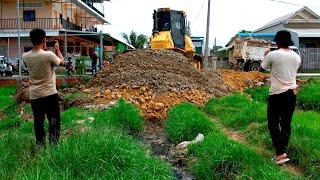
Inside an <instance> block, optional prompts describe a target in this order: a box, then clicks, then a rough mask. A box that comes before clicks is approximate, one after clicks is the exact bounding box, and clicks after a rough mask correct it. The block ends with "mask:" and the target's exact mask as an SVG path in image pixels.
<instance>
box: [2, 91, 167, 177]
mask: <svg viewBox="0 0 320 180" xmlns="http://www.w3.org/2000/svg"><path fill="white" fill-rule="evenodd" d="M1 90H2V89H1V88H0V91H1ZM6 91H7V89H6ZM10 92H13V91H10ZM7 98H8V96H7ZM8 102H9V106H3V107H4V109H1V110H4V111H5V112H10V109H8V108H10V107H11V106H17V105H16V104H15V103H14V102H13V101H8ZM15 108H17V107H15ZM120 112H121V113H122V114H121V115H119V113H120ZM11 115H12V116H13V115H15V116H17V115H18V112H15V111H13V112H10V114H9V116H8V117H7V118H6V119H2V120H1V121H0V125H1V126H0V127H1V129H0V153H1V157H0V179H52V178H54V179H173V174H172V169H171V167H170V165H169V164H167V163H165V162H163V161H162V160H160V159H158V158H156V157H152V156H151V155H149V152H150V150H149V148H148V147H147V146H145V145H142V144H141V143H140V142H139V141H137V140H136V138H135V137H134V136H132V135H130V134H135V133H138V132H139V131H141V130H142V126H143V119H142V117H141V116H140V114H139V111H138V110H137V108H136V107H135V106H133V105H131V104H128V103H126V102H124V101H123V100H121V101H119V103H118V104H117V105H116V106H114V107H113V108H111V109H110V110H108V111H99V112H98V111H88V110H85V109H79V108H71V109H68V110H67V111H65V112H63V113H62V133H61V134H62V136H61V142H60V143H59V145H58V146H51V145H47V147H46V149H43V148H40V149H39V148H36V147H35V139H34V135H33V123H32V122H28V121H24V120H23V119H20V121H19V123H15V124H14V123H12V122H16V120H12V119H10V117H12V116H11ZM93 118H94V120H93ZM13 125H14V126H13Z"/></svg>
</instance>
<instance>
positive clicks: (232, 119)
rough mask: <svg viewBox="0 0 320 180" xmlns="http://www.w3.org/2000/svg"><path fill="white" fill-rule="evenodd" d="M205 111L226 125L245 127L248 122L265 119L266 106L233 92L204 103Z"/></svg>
mask: <svg viewBox="0 0 320 180" xmlns="http://www.w3.org/2000/svg"><path fill="white" fill-rule="evenodd" d="M204 109H205V111H206V112H207V113H208V114H210V115H213V116H218V117H219V119H220V120H221V121H222V123H223V124H225V125H226V126H228V127H232V128H235V129H246V128H247V127H248V125H249V124H250V123H253V122H265V121H266V120H267V110H266V109H267V106H266V104H264V103H260V102H253V101H250V100H249V99H248V98H247V97H246V96H244V95H241V94H235V95H231V96H226V97H223V98H220V99H216V98H213V99H211V100H210V101H208V102H207V103H206V104H205V107H204Z"/></svg>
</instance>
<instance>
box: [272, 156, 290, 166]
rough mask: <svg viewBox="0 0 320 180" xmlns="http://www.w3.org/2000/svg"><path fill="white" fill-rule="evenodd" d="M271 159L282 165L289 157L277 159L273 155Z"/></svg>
mask: <svg viewBox="0 0 320 180" xmlns="http://www.w3.org/2000/svg"><path fill="white" fill-rule="evenodd" d="M272 161H273V162H274V163H275V164H276V165H283V164H284V163H286V162H288V161H290V159H289V158H283V159H280V160H277V159H276V156H273V157H272Z"/></svg>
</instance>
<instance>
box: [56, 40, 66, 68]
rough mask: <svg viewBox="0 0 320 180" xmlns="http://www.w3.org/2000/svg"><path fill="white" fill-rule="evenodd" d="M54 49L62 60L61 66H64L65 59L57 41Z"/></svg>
mask: <svg viewBox="0 0 320 180" xmlns="http://www.w3.org/2000/svg"><path fill="white" fill-rule="evenodd" d="M54 48H55V50H56V55H57V56H58V58H60V64H61V65H63V64H64V57H63V56H62V54H61V52H60V49H59V48H60V47H59V42H58V41H56V43H55V44H54Z"/></svg>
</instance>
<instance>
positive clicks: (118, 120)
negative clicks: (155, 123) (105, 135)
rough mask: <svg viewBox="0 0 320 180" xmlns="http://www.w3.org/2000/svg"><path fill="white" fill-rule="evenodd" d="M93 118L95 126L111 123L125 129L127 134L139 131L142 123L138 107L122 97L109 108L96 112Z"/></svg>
mask: <svg viewBox="0 0 320 180" xmlns="http://www.w3.org/2000/svg"><path fill="white" fill-rule="evenodd" d="M95 118H96V120H95V122H94V125H95V126H100V127H101V126H108V125H110V124H112V125H113V126H116V127H119V128H121V129H123V130H124V131H127V132H128V133H129V134H136V133H138V132H140V131H141V130H142V129H143V124H144V120H143V118H142V117H141V114H140V112H139V109H138V108H137V107H136V106H135V105H133V104H131V103H128V102H126V101H125V100H124V99H120V100H119V101H118V102H117V104H116V105H115V106H114V107H112V108H111V109H110V110H108V111H105V112H98V113H96V114H95Z"/></svg>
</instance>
